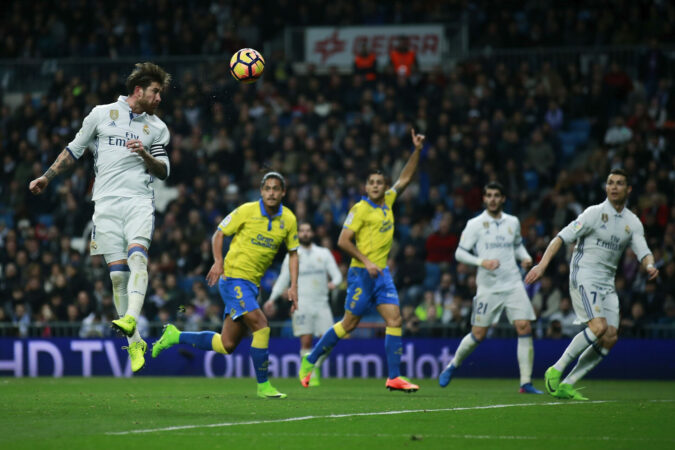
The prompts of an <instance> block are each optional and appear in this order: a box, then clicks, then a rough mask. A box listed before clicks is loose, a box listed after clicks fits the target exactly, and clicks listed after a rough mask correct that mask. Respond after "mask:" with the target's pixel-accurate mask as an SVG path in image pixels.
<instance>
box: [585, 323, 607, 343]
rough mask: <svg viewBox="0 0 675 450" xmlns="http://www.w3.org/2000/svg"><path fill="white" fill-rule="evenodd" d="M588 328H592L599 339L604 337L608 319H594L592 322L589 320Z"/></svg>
mask: <svg viewBox="0 0 675 450" xmlns="http://www.w3.org/2000/svg"><path fill="white" fill-rule="evenodd" d="M588 328H590V329H591V331H592V332H593V334H594V335H595V336H596V337H598V339H599V338H601V337H603V336H604V335H605V333H606V332H607V321H605V320H600V319H593V320H591V321H590V322H588Z"/></svg>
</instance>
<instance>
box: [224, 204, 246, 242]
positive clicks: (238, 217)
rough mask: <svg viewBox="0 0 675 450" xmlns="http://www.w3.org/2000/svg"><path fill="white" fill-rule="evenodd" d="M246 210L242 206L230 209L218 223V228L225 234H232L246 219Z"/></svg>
mask: <svg viewBox="0 0 675 450" xmlns="http://www.w3.org/2000/svg"><path fill="white" fill-rule="evenodd" d="M245 216H246V212H245V210H244V208H243V207H241V206H240V207H239V208H237V209H235V210H234V211H232V212H231V213H230V214H228V215H227V217H225V218H224V219H223V220H222V221H221V222H220V224H218V229H219V230H220V231H222V232H223V234H224V235H225V236H232V235H233V234H235V233H236V232H237V231H239V228H240V227H241V226H242V225H243V224H244V221H245V220H246V217H245Z"/></svg>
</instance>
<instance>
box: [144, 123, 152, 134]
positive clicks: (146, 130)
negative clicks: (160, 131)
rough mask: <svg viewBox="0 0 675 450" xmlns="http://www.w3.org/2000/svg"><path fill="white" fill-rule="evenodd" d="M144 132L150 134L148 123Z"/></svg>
mask: <svg viewBox="0 0 675 450" xmlns="http://www.w3.org/2000/svg"><path fill="white" fill-rule="evenodd" d="M143 133H145V134H150V127H149V126H147V125H145V126H143Z"/></svg>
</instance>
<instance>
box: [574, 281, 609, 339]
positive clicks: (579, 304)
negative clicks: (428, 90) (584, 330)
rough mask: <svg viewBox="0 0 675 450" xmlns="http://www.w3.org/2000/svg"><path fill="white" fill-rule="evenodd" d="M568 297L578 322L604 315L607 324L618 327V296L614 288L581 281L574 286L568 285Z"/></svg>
mask: <svg viewBox="0 0 675 450" xmlns="http://www.w3.org/2000/svg"><path fill="white" fill-rule="evenodd" d="M570 297H571V298H572V307H573V308H574V313H575V314H576V315H577V318H578V319H579V322H580V323H586V322H588V321H589V320H591V319H594V318H596V317H604V318H605V320H607V325H609V326H610V327H614V328H617V329H618V328H619V297H618V296H617V295H616V292H615V291H614V290H612V289H607V288H605V289H602V288H597V287H596V286H594V285H593V284H592V283H583V282H581V283H579V284H578V285H577V287H576V288H574V287H573V286H571V285H570Z"/></svg>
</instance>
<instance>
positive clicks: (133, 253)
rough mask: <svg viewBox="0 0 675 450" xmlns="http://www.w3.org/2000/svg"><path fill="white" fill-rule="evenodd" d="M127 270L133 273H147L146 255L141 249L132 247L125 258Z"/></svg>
mask: <svg viewBox="0 0 675 450" xmlns="http://www.w3.org/2000/svg"><path fill="white" fill-rule="evenodd" d="M127 264H128V265H129V269H130V270H131V271H133V272H147V271H148V254H147V253H146V252H145V250H144V249H143V248H142V247H132V248H131V249H130V250H129V256H128V257H127Z"/></svg>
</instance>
